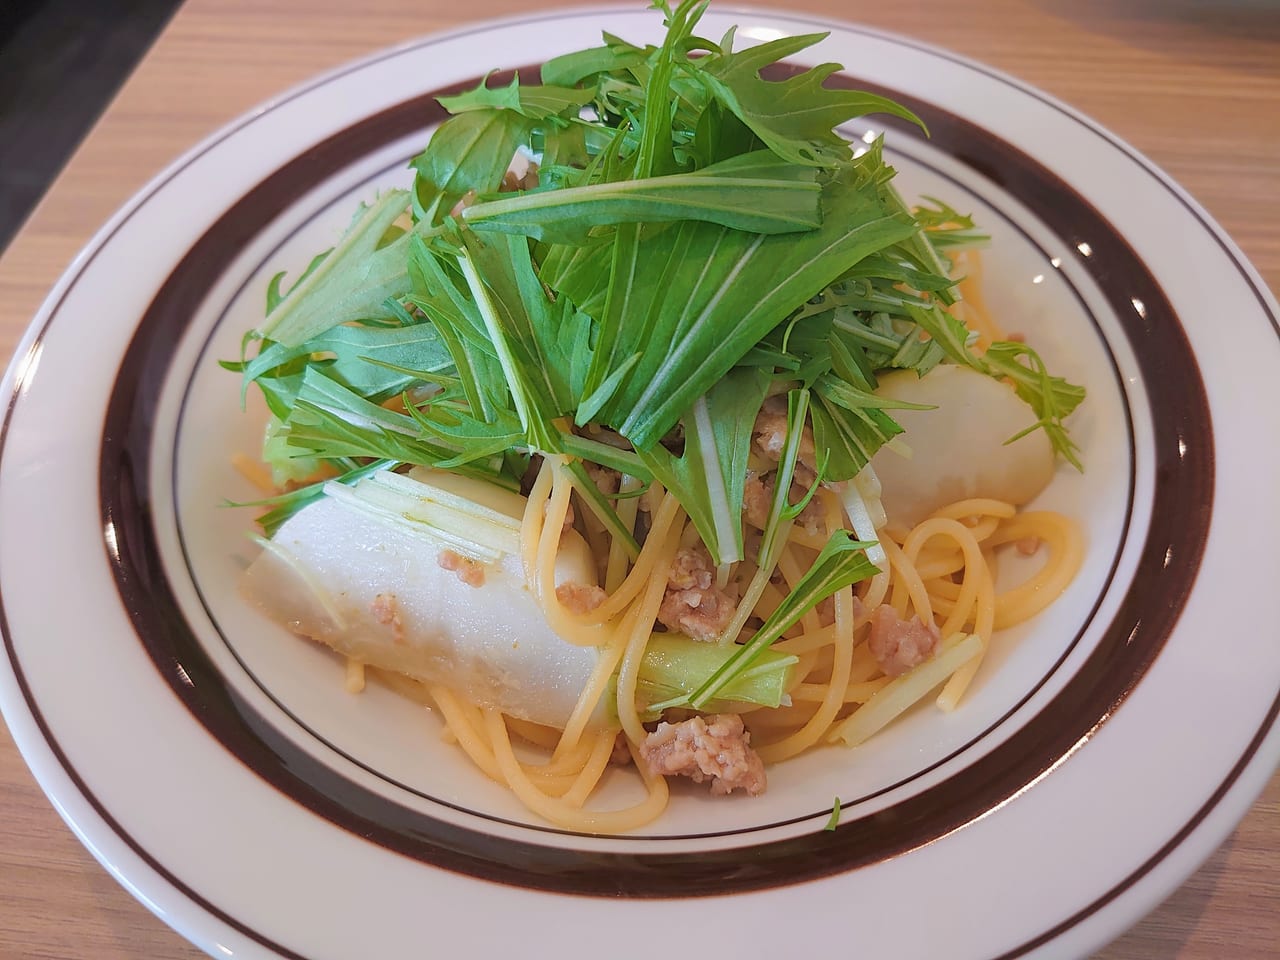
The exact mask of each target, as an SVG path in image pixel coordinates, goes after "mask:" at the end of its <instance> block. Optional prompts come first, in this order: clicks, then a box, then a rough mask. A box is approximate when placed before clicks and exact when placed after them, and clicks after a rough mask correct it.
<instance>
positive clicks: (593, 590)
mask: <svg viewBox="0 0 1280 960" xmlns="http://www.w3.org/2000/svg"><path fill="white" fill-rule="evenodd" d="M608 598H609V595H608V594H607V593H605V592H604V590H603V589H602V588H600V587H597V586H596V585H595V584H594V583H574V582H573V581H568V582H566V583H562V584H560V586H558V587H556V599H557V600H559V601H560V604H561V606H563V607H564V608H565V609H566V610H568V611H570V612H571V613H578V614H582V613H590V612H591V611H592V610H594V609H595V608H596V607H598V606H600V604H602V603H604V602H605V600H607V599H608Z"/></svg>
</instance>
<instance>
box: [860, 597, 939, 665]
mask: <svg viewBox="0 0 1280 960" xmlns="http://www.w3.org/2000/svg"><path fill="white" fill-rule="evenodd" d="M938 639H939V637H938V628H937V627H936V626H934V625H933V624H932V623H930V624H927V625H926V624H924V623H922V622H921V620H920V618H919V617H912V618H911V619H910V620H903V619H902V618H901V617H899V616H898V612H897V611H896V610H894V609H893V607H892V606H890V605H889V604H887V603H882V604H880V606H878V607H876V609H875V610H874V611H873V612H872V614H871V635H870V636H869V637H868V638H867V646H868V647H869V648H870V650H871V655H872V656H873V657H875V658H876V662H877V663H879V664H880V669H882V670H883V671H884V672H885V674H887V675H888V676H890V677H897V676H901V675H902V674H904V673H906V672H907V671H908V670H910V669H911V668H912V667H914V666H917V665H918V664H921V663H924V662H925V661H926V660H928V659H929V658H930V657H932V656H933V655H934V654H935V653H936V652H937V650H938Z"/></svg>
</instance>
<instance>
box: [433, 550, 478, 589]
mask: <svg viewBox="0 0 1280 960" xmlns="http://www.w3.org/2000/svg"><path fill="white" fill-rule="evenodd" d="M436 563H438V564H440V566H441V567H442V568H443V569H445V570H452V571H453V572H454V573H456V574H457V575H458V579H459V580H461V581H462V582H463V583H465V584H466V585H467V586H468V587H482V586H484V564H482V563H477V562H476V561H475V560H471V559H469V558H468V557H464V556H460V555H459V554H457V553H455V552H454V551H452V550H441V551H440V552H439V553H438V554H437V555H436Z"/></svg>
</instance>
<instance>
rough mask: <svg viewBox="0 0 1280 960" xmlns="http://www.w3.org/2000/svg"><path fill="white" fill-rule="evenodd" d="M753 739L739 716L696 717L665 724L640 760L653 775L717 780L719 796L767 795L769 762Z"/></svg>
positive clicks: (648, 740)
mask: <svg viewBox="0 0 1280 960" xmlns="http://www.w3.org/2000/svg"><path fill="white" fill-rule="evenodd" d="M750 743H751V734H749V733H747V732H746V730H745V728H744V727H743V725H742V718H741V717H740V716H738V715H737V714H736V713H721V714H715V715H713V716H708V717H691V718H690V719H688V720H685V721H683V722H681V723H660V724H658V729H657V730H655V731H654V732H653V733H651V734H649V735H648V736H647V737H645V740H644V743H642V744H640V756H641V758H642V759H643V760H644V762H645V763H646V764H647V765H648V767H649V769H650V770H651V771H652V772H653V773H657V774H660V775H662V776H664V777H674V776H684V777H690V778H692V780H693V782H694V783H705V782H706V781H708V780H710V781H711V793H712V795H713V796H722V795H725V794H728V793H731V792H733V791H734V790H737V789H739V788H741V789H743V790H745V791H746V792H747V793H748V794H750V795H751V796H753V797H758V796H759V795H760V794H762V793H764V788H765V774H764V763H763V762H762V761H761V760H760V757H759V755H758V754H757V753H756V752H755V751H754V750H752V749H751V746H750Z"/></svg>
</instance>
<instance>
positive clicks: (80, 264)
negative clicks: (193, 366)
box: [0, 5, 1280, 923]
mask: <svg viewBox="0 0 1280 960" xmlns="http://www.w3.org/2000/svg"><path fill="white" fill-rule="evenodd" d="M622 9H627V10H630V9H631V8H630V7H629V6H628V7H621V6H618V5H610V6H597V7H583V8H567V9H565V10H560V11H552V10H548V11H541V12H539V13H537V14H534V15H530V16H518V15H517V16H510V17H502V18H494V19H490V20H485V21H478V22H476V23H473V24H469V25H467V26H466V27H463V28H459V29H457V30H453V31H442V32H438V33H433V34H430V35H428V36H425V37H422V38H417V39H413V40H409V41H406V42H404V43H402V44H398V45H396V46H394V47H389V48H384V49H382V50H379V51H376V52H374V53H371V54H369V55H367V56H365V57H361V58H359V59H358V60H354V61H351V62H350V63H347V64H344V65H341V66H338V67H335V68H333V69H331V70H329V71H326V72H325V73H323V74H320V75H318V76H316V77H314V78H312V79H311V80H308V81H305V82H304V83H302V84H299V85H297V86H295V87H293V88H291V89H290V90H288V91H285V92H284V93H282V94H280V95H279V96H277V97H274V98H272V99H270V100H268V101H266V102H265V103H264V104H262V105H261V106H259V107H258V108H256V109H255V110H253V111H251V112H249V113H246V114H242V115H241V116H240V117H237V118H235V119H234V120H232V121H231V122H230V123H228V124H226V125H224V126H223V127H221V128H219V129H218V130H216V131H214V133H212V134H210V135H209V136H208V137H206V138H204V139H203V140H202V141H201V142H200V143H198V144H197V145H195V146H194V147H192V148H191V149H190V150H188V151H186V152H185V153H184V154H183V155H182V156H180V157H179V158H178V159H177V160H175V161H173V162H172V163H171V164H169V165H168V166H167V167H166V168H165V169H164V170H162V171H161V172H160V173H159V174H157V175H156V176H155V177H153V178H152V179H151V180H150V181H148V183H147V184H146V185H145V186H144V187H143V188H142V189H141V190H139V191H138V192H137V193H135V194H134V195H133V196H132V197H131V198H130V200H129V201H128V202H126V204H125V205H124V206H123V207H121V208H120V210H119V211H117V213H116V214H115V215H113V217H112V218H111V219H110V220H109V221H107V223H106V224H104V226H103V227H102V228H100V229H99V230H98V231H97V233H95V235H94V237H93V238H92V239H91V240H90V241H89V243H88V244H86V246H85V247H84V248H83V249H82V250H81V252H80V253H79V254H77V256H76V257H75V258H74V259H73V261H72V262H71V264H70V265H69V266H68V268H67V270H66V271H65V272H64V273H63V274H62V275H61V277H60V279H59V281H58V283H57V284H56V285H55V287H54V288H53V290H52V291H51V292H50V294H49V296H48V297H47V298H46V300H45V302H44V303H43V304H42V306H41V307H40V310H39V311H38V312H37V314H36V317H35V319H34V321H33V323H32V324H31V325H30V326H29V327H28V328H27V331H26V332H25V333H24V335H23V336H22V338H21V339H20V340H19V342H18V344H17V347H16V349H15V352H14V358H13V361H12V363H11V364H10V366H9V369H8V371H7V372H6V374H5V377H4V379H3V381H2V382H3V385H4V390H5V392H7V393H9V394H10V400H9V403H8V405H7V407H6V413H5V417H4V422H3V428H0V429H3V430H5V431H7V428H8V424H9V421H10V418H11V416H12V414H13V411H14V409H15V407H16V404H17V398H18V396H19V394H20V392H21V386H22V381H23V376H24V370H23V366H24V361H25V360H26V358H28V357H29V355H30V353H31V349H32V347H33V346H34V345H35V344H36V343H38V342H39V340H40V339H41V337H42V336H43V333H44V331H45V330H46V329H47V327H48V325H49V324H50V323H52V321H53V319H54V317H55V316H56V315H57V312H58V304H60V302H61V301H62V300H63V299H65V297H66V295H67V293H68V291H69V289H70V287H71V286H73V285H74V282H75V280H76V278H77V277H78V276H79V275H81V274H82V273H83V272H84V271H86V270H87V269H88V268H89V266H90V265H91V263H92V262H93V260H94V258H95V257H96V256H97V254H98V253H99V252H100V251H101V250H102V249H103V248H105V247H106V246H107V245H108V244H109V243H110V241H111V239H112V238H113V237H114V235H115V234H116V233H117V232H118V231H119V229H120V228H121V227H122V226H123V224H124V223H125V222H127V220H128V219H129V218H130V217H131V216H132V215H133V213H134V212H136V210H137V209H138V208H140V207H141V206H143V205H145V204H146V203H147V202H149V200H150V199H151V197H153V196H154V194H155V193H156V192H158V191H159V190H160V189H162V187H163V186H164V184H165V183H167V182H168V181H169V180H171V179H172V178H173V176H175V175H176V174H177V173H178V172H180V171H181V170H182V169H184V168H185V167H186V166H187V165H189V164H190V163H191V162H193V161H194V160H195V159H196V158H198V157H199V156H200V155H202V154H203V153H205V152H207V151H208V150H209V149H211V148H212V147H214V146H216V144H217V143H219V142H221V141H222V140H224V139H226V138H227V137H230V136H232V135H233V134H234V133H235V132H237V131H238V130H240V129H242V128H243V127H244V126H246V125H248V124H250V123H252V122H254V121H255V120H257V119H258V118H259V117H260V116H261V115H263V114H265V113H269V112H270V111H271V110H274V109H276V108H277V107H279V106H280V105H282V104H284V103H287V102H289V101H290V100H292V99H295V98H296V97H298V96H301V95H303V94H305V93H307V92H309V91H311V90H313V89H315V88H317V87H320V86H324V85H325V84H327V83H329V82H332V80H334V79H336V78H337V77H339V76H342V75H344V74H346V73H349V72H354V71H357V70H359V69H362V68H363V67H364V66H367V65H368V64H370V63H373V62H376V61H378V60H380V59H383V58H386V57H388V56H393V55H396V54H399V53H403V52H406V51H411V50H414V49H416V48H418V47H421V46H422V45H423V44H424V43H428V42H433V41H438V40H441V39H445V38H449V37H457V36H461V35H466V34H468V33H473V32H480V33H483V32H485V31H487V30H489V29H492V28H494V27H497V26H503V25H512V24H520V23H529V22H536V21H546V20H548V19H555V18H556V17H559V16H565V15H568V16H570V17H573V18H575V19H576V18H578V17H582V18H592V17H598V16H599V15H600V14H602V13H604V14H607V13H610V12H617V11H619V10H622ZM715 12H716V13H717V14H724V15H726V16H738V15H743V16H761V15H762V16H775V17H781V18H784V19H786V20H787V21H788V22H793V23H804V22H808V23H812V24H815V25H819V24H820V25H822V26H830V27H836V28H844V29H847V30H849V31H850V32H853V33H857V34H865V35H870V36H873V37H878V38H881V39H886V40H889V41H891V42H894V43H901V44H903V45H905V46H908V47H912V48H914V49H917V50H921V51H923V52H926V53H929V54H931V55H934V56H939V57H941V58H942V59H945V60H949V61H951V62H954V63H956V64H958V65H960V66H962V67H965V68H968V69H973V70H977V71H978V72H980V73H985V74H986V75H988V76H991V77H993V78H995V79H998V80H1000V81H1001V82H1003V83H1006V84H1007V85H1009V86H1011V87H1013V88H1014V89H1016V90H1018V91H1019V92H1021V93H1023V94H1030V95H1032V96H1034V97H1035V98H1036V99H1038V100H1039V101H1040V102H1042V103H1045V104H1046V105H1048V106H1051V107H1053V108H1054V109H1057V110H1059V111H1060V112H1062V113H1064V114H1065V115H1067V116H1069V117H1070V118H1071V119H1073V120H1075V121H1076V122H1078V123H1080V124H1082V125H1083V126H1085V127H1086V128H1087V129H1089V130H1090V131H1091V132H1093V133H1094V134H1097V135H1101V136H1102V137H1103V139H1105V140H1106V141H1107V142H1108V143H1109V144H1110V145H1111V146H1112V147H1114V148H1116V149H1118V150H1120V151H1121V152H1122V153H1124V154H1126V155H1127V156H1128V157H1129V158H1130V159H1131V160H1133V161H1134V162H1136V163H1137V164H1138V165H1139V166H1140V167H1141V168H1142V169H1143V170H1144V171H1145V172H1146V173H1148V174H1150V175H1153V176H1154V177H1155V178H1156V179H1157V180H1158V181H1159V182H1160V183H1161V184H1162V185H1163V186H1164V187H1165V189H1166V190H1167V191H1168V192H1169V193H1171V194H1172V195H1173V196H1174V198H1175V199H1176V200H1177V201H1178V202H1179V203H1180V204H1181V205H1182V206H1183V207H1184V208H1185V209H1186V210H1187V211H1188V212H1189V213H1190V214H1191V215H1192V216H1194V217H1195V219H1196V220H1197V221H1198V222H1199V223H1200V224H1201V226H1202V227H1204V228H1205V229H1206V230H1207V232H1208V233H1209V235H1211V236H1212V237H1213V239H1214V240H1215V241H1216V242H1217V243H1218V245H1219V246H1220V247H1221V248H1222V250H1223V252H1224V254H1226V256H1227V258H1228V259H1229V260H1230V261H1231V262H1232V264H1233V265H1234V266H1235V267H1236V268H1237V269H1238V270H1239V271H1240V272H1241V275H1242V277H1243V278H1244V279H1245V280H1246V282H1247V283H1248V284H1249V286H1250V287H1251V288H1252V291H1253V293H1254V294H1255V296H1256V297H1257V299H1258V302H1259V304H1260V306H1261V307H1262V309H1263V312H1264V313H1265V314H1267V315H1268V316H1269V318H1270V321H1271V324H1272V327H1273V329H1274V330H1275V332H1277V333H1278V334H1280V321H1278V320H1277V312H1280V308H1277V307H1276V305H1275V301H1274V298H1273V297H1272V296H1271V295H1270V292H1269V291H1268V290H1267V287H1266V285H1265V283H1264V282H1263V281H1262V279H1261V277H1260V276H1259V275H1258V273H1257V271H1256V269H1255V268H1253V266H1252V264H1250V263H1249V261H1248V259H1247V258H1246V257H1245V256H1244V254H1243V253H1242V252H1241V251H1240V250H1239V248H1238V246H1237V245H1236V244H1235V243H1234V241H1232V240H1231V238H1230V237H1229V235H1227V234H1226V232H1225V231H1224V230H1223V229H1222V228H1221V226H1220V225H1219V224H1217V222H1216V221H1215V220H1214V219H1213V218H1212V216H1211V215H1209V214H1208V212H1207V211H1206V210H1204V208H1203V207H1202V206H1200V204H1199V203H1198V202H1197V201H1195V199H1194V198H1193V197H1192V196H1191V195H1190V194H1189V193H1188V192H1187V191H1186V190H1185V189H1184V188H1182V187H1181V186H1180V185H1179V184H1177V183H1176V181H1174V180H1172V178H1170V177H1169V176H1168V175H1167V174H1166V173H1165V172H1164V171H1163V170H1161V168H1159V167H1158V166H1157V165H1156V164H1154V163H1153V162H1151V161H1150V160H1149V159H1148V158H1146V157H1145V156H1144V155H1143V154H1141V153H1140V152H1138V151H1137V150H1136V149H1134V148H1133V147H1132V146H1130V145H1129V144H1128V143H1127V142H1126V141H1124V140H1122V139H1121V138H1119V137H1117V136H1116V135H1114V134H1113V133H1111V132H1110V131H1109V130H1107V129H1106V128H1104V127H1102V126H1101V125H1099V124H1097V123H1096V122H1094V121H1092V120H1090V119H1089V118H1088V117H1086V116H1084V115H1083V114H1080V113H1079V112H1078V111H1076V110H1074V108H1071V107H1070V106H1068V105H1066V104H1064V103H1062V102H1061V101H1058V100H1056V99H1055V98H1053V97H1051V96H1049V95H1047V94H1044V93H1043V91H1040V90H1038V88H1035V87H1032V86H1030V85H1029V84H1026V83H1024V82H1022V81H1020V80H1018V79H1017V78H1015V77H1012V76H1010V75H1008V74H1005V73H1003V72H1001V71H998V70H994V69H993V68H990V67H987V66H986V65H985V64H982V63H981V62H979V61H974V60H971V59H969V58H966V57H963V56H961V55H957V54H954V53H952V52H950V51H947V50H944V49H942V48H938V47H933V46H931V45H928V44H922V43H920V42H919V41H915V40H912V39H911V38H909V37H904V36H902V35H900V34H894V33H890V32H887V31H880V30H876V29H874V28H866V27H862V26H860V25H857V24H853V23H844V22H841V21H839V20H836V19H828V18H822V19H821V20H818V19H814V18H812V17H811V16H806V15H805V14H803V13H799V12H796V13H793V12H787V11H783V10H770V9H768V8H759V7H737V6H734V7H728V8H717V9H716V11H715ZM42 317H43V321H42V320H41V318H42ZM10 387H12V389H11V390H10ZM2 615H3V611H2V610H0V616H2ZM6 639H7V628H6ZM1278 702H1280V701H1278ZM10 716H11V714H10V706H9V705H8V704H6V720H9V719H10ZM1274 716H1275V708H1274V707H1273V710H1272V713H1271V715H1270V717H1269V721H1268V722H1269V724H1270V726H1264V728H1263V729H1261V730H1260V731H1259V734H1258V736H1257V737H1255V740H1257V741H1258V747H1259V748H1261V746H1262V741H1265V740H1266V739H1267V738H1268V736H1269V735H1271V734H1274V733H1275V728H1274ZM11 728H12V723H11ZM17 740H18V736H17V735H16V734H15V741H17ZM19 746H20V749H22V752H23V754H24V757H25V756H26V755H27V748H26V747H25V746H24V745H23V744H21V743H19ZM1257 756H1258V754H1256V753H1255V754H1254V755H1253V756H1251V757H1250V758H1249V759H1248V760H1245V759H1244V758H1242V760H1241V762H1240V764H1238V765H1237V766H1238V767H1240V768H1241V769H1240V770H1239V771H1235V770H1233V775H1232V778H1231V780H1230V781H1229V782H1228V783H1226V784H1224V785H1223V787H1222V788H1220V791H1219V792H1220V793H1222V794H1223V797H1222V798H1220V800H1221V799H1225V798H1226V795H1229V794H1233V793H1235V792H1237V790H1238V788H1239V787H1240V786H1241V783H1240V781H1239V774H1243V773H1244V772H1246V769H1250V768H1251V769H1253V770H1257V769H1258V767H1257V764H1256V763H1255V761H1256V759H1257ZM1272 763H1273V764H1274V761H1272ZM1265 782H1266V778H1265V777H1263V778H1262V783H1261V784H1260V785H1258V786H1257V790H1261V788H1262V786H1265ZM41 785H42V787H43V786H44V783H43V781H41ZM1215 796H1216V794H1215ZM1251 802H1252V797H1250V798H1249V799H1246V800H1243V801H1242V806H1241V809H1244V808H1245V807H1247V806H1248V804H1249V803H1251ZM55 803H56V801H55ZM1206 806H1209V805H1208V804H1207V805H1206ZM58 809H59V813H60V814H62V815H63V816H64V819H68V815H67V812H66V811H64V810H63V808H62V807H61V806H59V807H58ZM1212 809H1213V810H1215V811H1220V810H1221V807H1220V804H1219V802H1215V803H1214V804H1213V805H1212ZM1229 821H1230V822H1229V823H1228V824H1227V826H1226V827H1225V829H1223V830H1222V831H1221V833H1222V836H1225V835H1226V833H1228V832H1229V831H1230V829H1231V828H1232V826H1233V825H1234V821H1235V817H1230V818H1229ZM68 823H69V824H70V825H71V826H72V829H73V830H76V832H77V835H79V836H81V840H82V842H85V843H86V845H87V846H89V847H90V849H91V851H93V852H94V853H95V855H97V850H96V848H95V847H94V846H93V845H91V844H90V842H89V840H88V839H87V838H86V837H85V836H84V835H81V834H80V832H79V830H78V829H77V827H76V824H75V823H73V822H72V821H71V820H70V819H68ZM1202 826H1203V823H1202V822H1199V821H1198V822H1197V823H1196V824H1195V825H1194V827H1192V828H1191V829H1190V830H1189V833H1195V832H1197V831H1198V830H1199V829H1200V828H1201V827H1202ZM1213 849H1214V848H1213V847H1210V848H1208V849H1207V850H1206V851H1205V854H1204V855H1205V856H1208V855H1209V854H1210V853H1212V850H1213ZM104 865H106V866H107V868H108V869H109V870H111V871H112V873H113V874H115V870H114V869H113V868H112V867H111V866H110V864H105V863H104ZM117 879H119V880H121V882H122V883H125V885H126V886H127V887H129V886H130V884H129V883H127V882H126V880H125V878H124V877H122V876H120V875H118V874H117ZM1180 882H1181V880H1178V881H1176V882H1174V883H1173V884H1171V885H1170V889H1172V887H1173V886H1176V885H1177V883H1180ZM131 892H133V893H134V894H135V896H139V897H140V899H142V895H141V894H140V893H138V892H137V891H135V890H133V889H131ZM146 902H147V901H146V900H145V899H144V903H146ZM148 906H152V905H151V904H150V903H148ZM152 908H153V909H155V908H154V907H152ZM162 919H166V921H167V922H171V923H172V922H173V921H172V918H170V917H163V916H162Z"/></svg>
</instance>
